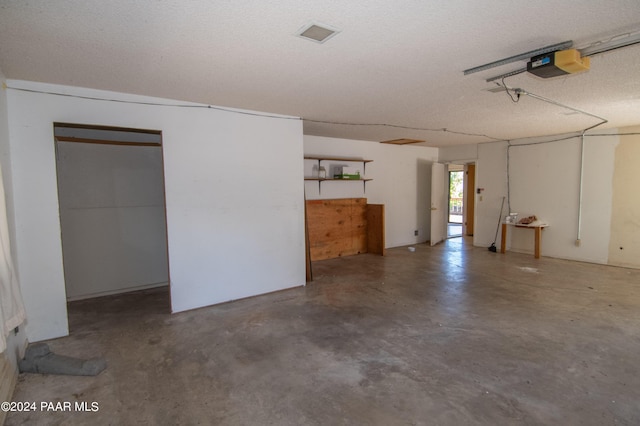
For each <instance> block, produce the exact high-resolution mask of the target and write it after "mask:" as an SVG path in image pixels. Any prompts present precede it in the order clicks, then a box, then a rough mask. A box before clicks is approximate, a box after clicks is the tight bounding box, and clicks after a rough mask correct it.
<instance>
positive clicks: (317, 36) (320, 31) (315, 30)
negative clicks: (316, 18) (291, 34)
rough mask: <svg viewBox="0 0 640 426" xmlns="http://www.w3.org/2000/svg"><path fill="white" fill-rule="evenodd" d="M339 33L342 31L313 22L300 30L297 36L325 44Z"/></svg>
mask: <svg viewBox="0 0 640 426" xmlns="http://www.w3.org/2000/svg"><path fill="white" fill-rule="evenodd" d="M339 32H340V30H338V29H337V28H332V27H330V26H329V25H325V24H318V23H315V22H312V23H310V24H307V25H305V26H304V27H302V28H301V29H300V30H298V32H297V33H296V35H297V36H298V37H302V38H304V39H307V40H311V41H314V42H316V43H324V42H325V41H327V40H329V39H330V38H331V37H333V36H334V35H336V34H338V33H339Z"/></svg>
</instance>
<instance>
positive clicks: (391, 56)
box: [0, 0, 640, 146]
mask: <svg viewBox="0 0 640 426" xmlns="http://www.w3.org/2000/svg"><path fill="white" fill-rule="evenodd" d="M311 21H317V22H320V23H325V24H328V25H331V26H333V27H337V28H338V29H340V30H341V32H340V33H339V34H338V35H336V36H335V37H334V38H332V39H331V40H329V41H327V42H326V43H325V44H318V43H313V42H310V41H307V40H304V39H302V38H300V37H296V36H295V32H296V31H297V30H298V29H300V28H301V27H303V26H304V25H305V24H308V23H309V22H311ZM638 30H640V1H638V0H607V1H596V0H562V1H558V0H542V1H535V0H510V1H504V0H483V1H477V0H457V1H456V0H441V1H426V0H415V1H389V0H366V1H365V0H350V1H345V0H339V1H338V0H329V1H321V0H278V1H266V0H253V1H252V0H232V1H231V0H225V1H221V0H218V1H216V0H189V1H184V0H180V1H179V0H136V1H130V0H108V1H105V0H100V1H98V0H55V1H51V0H37V1H34V0H0V69H1V70H2V71H3V73H4V74H5V76H6V77H7V78H10V79H21V80H32V81H42V82H48V83H58V84H65V85H72V86H81V87H91V88H97V89H105V90H113V91H119V92H127V93H136V94H143V95H150V96H157V97H165V98H171V99H177V100H185V101H193V102H202V103H206V104H212V105H222V106H229V107H237V108H246V109H253V110H258V111H267V112H272V113H280V114H287V115H295V116H300V117H303V118H305V119H307V120H305V123H304V131H305V133H306V134H313V135H323V136H332V137H342V138H350V139H364V140H374V141H381V140H389V139H396V138H401V137H408V138H417V139H426V140H427V143H426V145H430V146H446V145H451V144H463V143H474V142H482V141H487V140H490V139H488V138H485V137H478V136H465V135H461V134H457V133H446V132H442V131H418V130H405V129H400V128H395V127H390V126H350V125H341V124H321V123H316V122H312V121H308V120H319V121H323V120H324V121H332V122H346V123H377V124H390V125H397V126H408V127H417V128H429V129H445V128H446V129H449V130H451V131H453V132H461V133H471V134H484V135H489V136H491V137H493V138H498V139H514V138H521V137H527V136H539V135H547V134H558V133H565V132H572V131H577V130H581V129H583V128H586V127H588V126H590V125H593V124H596V123H597V122H598V120H595V119H594V118H591V117H588V116H584V115H580V114H573V115H571V114H567V113H569V112H570V111H568V110H565V109H562V108H559V107H557V106H553V105H550V104H548V103H544V102H541V101H539V100H536V99H532V98H530V97H523V98H522V99H521V100H520V102H518V103H517V104H516V103H513V102H512V101H511V100H510V99H509V98H508V97H507V94H506V93H504V92H503V93H490V92H487V91H486V90H485V89H488V88H491V87H494V86H492V85H491V84H488V83H486V82H485V79H486V78H489V77H493V76H495V75H499V74H502V73H504V72H507V71H511V70H513V69H518V68H521V67H522V66H524V64H525V63H524V62H518V63H515V64H511V65H505V66H502V67H499V68H494V69H492V70H488V71H483V72H480V73H477V74H471V75H468V76H465V75H463V70H465V69H467V68H471V67H474V66H478V65H482V64H485V63H487V62H492V61H494V60H498V59H502V58H505V57H508V56H512V55H515V54H519V53H522V52H526V51H530V50H533V49H536V48H539V47H542V46H546V45H550V44H554V43H558V42H562V41H565V40H573V41H574V46H576V47H578V48H580V47H585V46H586V45H588V44H590V43H592V42H595V41H599V40H603V39H605V38H607V37H610V36H613V35H617V34H621V33H624V32H627V31H633V32H635V31H638ZM506 83H507V84H508V85H509V86H511V87H520V88H522V89H525V90H527V91H529V92H532V93H535V94H537V95H540V96H543V97H546V98H550V99H553V100H554V101H557V102H559V103H562V104H565V105H569V106H572V107H575V108H579V109H581V110H584V111H587V112H589V113H591V114H594V115H597V116H601V117H604V118H606V119H608V120H609V123H608V124H607V126H603V127H614V126H615V127H617V126H627V125H636V124H640V45H635V46H631V47H627V48H623V49H618V50H616V51H613V52H609V53H606V54H601V55H598V56H594V57H592V59H591V70H590V71H588V72H586V73H582V74H576V75H571V76H567V77H559V78H555V79H547V80H543V79H540V78H537V77H534V76H532V75H530V74H526V73H525V74H520V75H518V76H515V77H510V78H508V79H507V80H506Z"/></svg>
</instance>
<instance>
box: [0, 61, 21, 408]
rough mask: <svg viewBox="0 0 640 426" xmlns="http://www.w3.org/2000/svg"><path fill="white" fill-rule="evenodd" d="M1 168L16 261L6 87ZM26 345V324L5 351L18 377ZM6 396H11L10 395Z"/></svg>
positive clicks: (0, 103) (0, 112)
mask: <svg viewBox="0 0 640 426" xmlns="http://www.w3.org/2000/svg"><path fill="white" fill-rule="evenodd" d="M0 83H3V84H4V83H5V77H4V74H3V73H2V70H0ZM0 168H1V169H2V181H3V184H4V195H5V204H6V208H7V223H8V227H9V237H10V240H11V256H12V258H13V261H14V262H16V259H17V252H16V244H15V241H16V235H15V213H14V202H13V186H12V175H11V170H12V168H11V149H10V144H9V110H8V104H7V90H6V89H4V88H2V89H1V90H0ZM15 272H16V273H17V274H18V279H20V276H19V273H18V272H17V271H15ZM26 345H27V335H26V333H25V331H24V326H20V327H18V333H14V332H11V333H9V336H7V348H6V350H5V351H4V355H5V358H6V360H7V362H8V363H9V366H10V370H11V371H10V372H12V373H13V374H14V375H15V376H16V377H17V372H18V360H19V359H21V358H22V356H23V355H24V350H25V347H26ZM7 373H9V371H7ZM7 379H8V378H7V377H3V380H7ZM6 396H7V397H9V398H10V395H6ZM7 400H8V399H7ZM0 418H1V416H0Z"/></svg>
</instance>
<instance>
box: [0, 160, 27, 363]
mask: <svg viewBox="0 0 640 426" xmlns="http://www.w3.org/2000/svg"><path fill="white" fill-rule="evenodd" d="M24 319H25V312H24V305H23V303H22V295H21V294H20V285H19V284H18V278H17V277H16V274H15V271H14V268H13V260H12V259H11V244H10V243H9V226H8V224H7V205H6V200H5V198H4V183H3V182H2V170H0V353H1V352H4V350H5V349H6V348H7V336H8V335H9V333H10V332H11V330H13V329H14V328H16V327H17V326H19V325H20V324H22V322H23V321H24Z"/></svg>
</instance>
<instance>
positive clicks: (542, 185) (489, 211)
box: [440, 129, 640, 263]
mask: <svg viewBox="0 0 640 426" xmlns="http://www.w3.org/2000/svg"><path fill="white" fill-rule="evenodd" d="M618 132H625V129H611V130H608V131H598V134H604V135H605V136H587V137H586V138H585V151H584V175H583V199H582V203H583V204H582V218H581V223H582V226H581V235H580V245H579V246H577V245H576V239H577V236H578V204H579V190H580V156H581V155H580V138H579V137H576V138H571V139H568V140H565V141H558V142H553V143H544V144H537V143H538V142H543V141H546V140H549V138H539V139H527V140H526V141H511V145H512V146H511V148H508V144H507V142H493V143H483V144H478V145H466V146H459V147H451V148H443V149H441V150H440V160H441V161H443V159H445V160H446V161H455V160H457V158H458V157H460V158H461V159H464V160H468V159H469V157H470V156H473V153H474V152H477V160H476V161H477V162H476V164H477V166H476V186H477V188H481V189H483V191H482V192H481V193H480V194H476V227H475V232H474V245H477V246H483V247H488V246H489V245H490V244H491V242H493V240H494V237H495V232H496V226H497V224H498V214H499V211H500V203H501V199H502V197H503V196H507V152H508V153H509V177H510V179H509V181H508V182H509V187H510V191H509V192H510V194H511V200H510V204H511V211H513V212H517V213H519V214H520V217H522V216H524V215H530V214H535V215H537V216H538V217H539V218H540V219H541V220H544V221H546V222H548V223H549V224H550V226H549V228H547V229H545V230H544V231H543V235H542V255H543V256H552V257H558V258H563V259H571V260H580V261H586V262H594V263H607V262H608V255H609V252H608V250H609V248H608V245H609V239H610V233H611V231H610V227H611V214H612V179H613V174H614V159H615V149H616V146H617V145H618V142H619V137H618V136H614V134H615V133H618ZM606 134H610V135H611V136H606ZM567 136H569V135H567ZM563 137H564V136H562V135H561V136H559V137H558V139H561V138H563ZM525 143H526V144H527V145H526V146H523V144H525ZM528 144H535V145H528ZM507 201H509V200H507ZM507 205H508V204H507V202H505V209H504V211H503V214H502V216H504V215H506V214H507ZM500 232H501V231H500V230H499V231H498V240H497V245H498V247H499V246H500V237H501V234H500ZM533 238H534V236H533V232H532V231H530V230H526V229H524V230H522V229H520V230H517V229H516V230H512V231H511V232H510V233H509V236H508V238H507V248H508V249H510V250H514V251H519V252H525V253H533V245H534V243H533ZM638 255H639V256H640V253H638Z"/></svg>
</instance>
